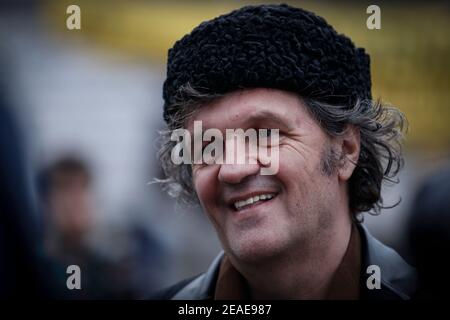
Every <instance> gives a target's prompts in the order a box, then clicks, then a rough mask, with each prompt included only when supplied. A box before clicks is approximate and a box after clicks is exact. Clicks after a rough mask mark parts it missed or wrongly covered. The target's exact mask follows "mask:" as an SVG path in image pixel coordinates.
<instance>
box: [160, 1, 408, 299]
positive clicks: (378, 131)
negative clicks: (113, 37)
mask: <svg viewBox="0 0 450 320" xmlns="http://www.w3.org/2000/svg"><path fill="white" fill-rule="evenodd" d="M163 95H164V101H165V105H164V119H165V121H166V123H167V127H168V130H167V132H166V134H165V135H163V138H164V140H163V141H164V142H163V144H162V148H161V151H160V157H161V163H162V166H163V168H164V171H165V173H166V175H167V179H165V180H163V181H162V182H163V183H164V187H165V188H166V189H167V190H168V191H169V194H171V195H172V196H174V197H177V198H178V199H179V200H180V201H188V202H198V203H199V204H200V205H201V207H202V208H203V210H204V212H205V214H206V215H207V216H208V218H209V219H210V221H211V223H212V224H213V226H214V228H215V229H216V231H217V234H218V237H219V239H220V241H221V244H222V246H223V252H222V253H221V254H220V255H219V256H218V257H217V258H216V259H215V260H214V261H213V263H212V264H211V266H210V267H209V269H208V270H207V271H206V272H205V273H203V274H201V275H199V276H196V277H194V278H192V279H187V280H185V281H182V282H180V283H178V284H176V285H175V286H173V287H171V288H169V289H167V290H165V291H164V292H162V293H161V294H160V295H159V296H158V297H159V298H166V299H371V298H375V299H380V298H381V299H408V298H410V297H411V295H412V294H413V293H414V290H415V273H414V270H413V269H412V268H411V267H410V266H409V265H408V264H406V262H404V261H403V259H402V258H401V257H400V256H399V255H398V254H397V253H396V252H395V251H393V250H392V249H390V248H388V247H386V246H384V245H383V244H381V243H380V242H378V241H377V240H376V239H375V238H373V237H372V236H371V235H370V234H369V232H368V231H367V230H366V229H365V228H364V227H363V226H362V224H361V223H360V222H361V219H360V218H361V216H360V214H361V213H363V212H366V211H373V212H376V213H378V212H379V211H380V209H381V208H382V205H383V204H382V199H381V196H380V191H381V185H382V181H383V180H384V179H391V178H392V177H394V176H395V175H396V174H397V173H398V170H399V169H400V168H401V165H402V162H403V160H402V156H401V148H400V142H401V138H402V135H401V132H402V128H403V123H404V118H403V115H402V114H401V113H400V112H399V111H398V110H397V109H395V108H394V107H389V106H386V105H384V104H383V103H381V102H379V101H378V102H375V101H372V96H371V77H370V66H369V56H368V55H367V54H366V53H365V51H364V49H361V48H356V47H355V46H354V44H353V43H352V42H351V40H350V39H349V38H347V37H345V36H344V35H340V34H338V33H337V32H336V31H335V30H334V29H333V28H332V27H331V26H330V25H329V24H327V23H326V22H325V20H324V19H323V18H320V17H318V16H316V15H315V14H314V13H311V12H308V11H305V10H302V9H298V8H293V7H290V6H287V5H261V6H249V7H244V8H242V9H239V10H236V11H233V12H231V13H229V14H226V15H223V16H220V17H218V18H216V19H213V20H211V21H207V22H204V23H202V24H201V25H199V26H198V27H197V28H195V29H194V30H193V31H192V32H191V33H190V34H188V35H186V36H185V37H183V38H182V39H181V40H180V41H178V42H177V43H176V44H175V45H174V47H173V48H172V49H171V50H170V51H169V59H168V68H167V79H166V81H165V83H164V93H163ZM197 121H200V123H201V124H202V126H203V128H205V129H215V130H216V132H220V133H222V134H223V136H226V135H225V132H226V130H229V129H234V130H236V129H241V130H242V131H246V130H251V129H255V130H261V129H266V131H267V132H268V133H269V135H271V134H270V133H272V132H276V133H277V139H275V142H274V141H272V140H270V141H271V142H270V143H265V144H258V149H261V148H264V149H265V150H269V153H267V154H270V155H277V156H270V157H264V156H263V155H264V154H266V153H265V152H252V151H251V150H252V149H251V148H249V147H248V145H249V144H250V142H248V140H246V139H241V140H238V141H240V142H238V145H239V143H240V144H243V145H244V148H243V149H240V150H244V153H245V155H244V159H245V160H246V161H245V162H244V163H240V162H233V161H224V162H223V161H216V162H213V163H211V162H209V163H205V162H194V163H183V164H175V163H173V161H171V160H172V158H171V155H172V151H173V148H174V146H175V142H174V141H172V140H171V139H170V135H171V132H173V130H177V129H184V130H186V131H187V132H190V133H192V134H194V123H195V122H197ZM205 140H206V143H203V147H207V146H208V141H211V143H212V142H213V140H214V141H215V142H216V143H217V141H216V140H217V139H203V141H205ZM228 140H229V139H223V141H221V142H220V143H221V144H223V149H224V150H223V151H224V154H225V155H226V156H225V160H227V155H228V153H227V148H228V149H229V148H230V147H229V146H230V144H229V143H228V142H229V141H228ZM233 140H234V139H233ZM231 145H232V146H233V147H232V148H235V147H236V145H235V144H231ZM228 160H230V159H228ZM274 162H276V163H275V164H274ZM268 166H272V167H274V168H276V170H275V171H273V172H272V174H261V169H262V168H265V167H268ZM371 270H375V271H374V273H372V271H371Z"/></svg>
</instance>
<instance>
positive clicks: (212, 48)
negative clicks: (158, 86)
mask: <svg viewBox="0 0 450 320" xmlns="http://www.w3.org/2000/svg"><path fill="white" fill-rule="evenodd" d="M188 83H189V85H190V86H191V87H193V88H194V89H196V90H198V91H199V92H201V93H209V94H214V93H220V94H223V93H227V92H230V91H233V90H236V89H239V88H252V87H267V88H276V89H283V90H288V91H293V92H297V93H299V94H300V95H302V96H303V97H308V98H314V99H316V100H318V101H321V102H326V103H330V104H344V105H351V104H354V103H355V102H356V100H357V99H371V98H372V96H371V78H370V57H369V55H367V54H366V53H365V51H364V49H362V48H356V47H355V45H354V44H353V42H352V41H351V40H350V39H349V38H347V37H346V36H344V35H342V34H338V33H337V32H336V31H335V30H334V29H333V27H332V26H330V25H329V24H328V23H327V22H326V21H325V20H324V19H323V18H321V17H319V16H317V15H315V14H314V13H312V12H309V11H306V10H303V9H299V8H293V7H291V6H288V5H259V6H247V7H243V8H241V9H238V10H235V11H232V12H230V13H228V14H225V15H222V16H219V17H217V18H215V19H213V20H210V21H206V22H203V23H202V24H200V25H199V26H198V27H196V28H195V29H194V30H193V31H192V32H191V33H190V34H188V35H186V36H184V37H183V38H182V39H181V40H179V41H177V42H176V43H175V45H174V46H173V48H172V49H170V50H169V57H168V63H167V78H166V81H165V82H164V88H163V98H164V119H165V120H166V121H168V119H169V117H170V115H171V114H173V113H174V112H176V108H173V107H171V108H170V106H172V105H174V102H176V98H175V97H177V99H180V98H181V99H183V97H182V96H181V97H180V95H179V93H178V92H177V91H178V89H179V88H180V87H181V86H183V85H186V84H188ZM186 98H189V97H186Z"/></svg>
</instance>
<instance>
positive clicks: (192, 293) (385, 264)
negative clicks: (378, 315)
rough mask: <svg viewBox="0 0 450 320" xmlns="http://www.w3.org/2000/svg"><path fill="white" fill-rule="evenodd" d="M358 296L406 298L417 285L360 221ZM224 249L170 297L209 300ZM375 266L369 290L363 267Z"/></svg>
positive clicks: (395, 256)
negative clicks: (377, 285) (376, 278)
mask: <svg viewBox="0 0 450 320" xmlns="http://www.w3.org/2000/svg"><path fill="white" fill-rule="evenodd" d="M358 230H359V233H360V235H361V251H362V252H361V253H362V261H361V267H362V268H361V281H360V283H361V299H410V297H411V295H412V294H413V293H414V292H415V290H416V288H417V275H416V272H415V270H414V269H413V268H412V267H411V266H410V265H408V264H407V263H406V262H405V261H404V260H403V259H402V257H401V256H400V255H399V254H398V253H397V252H395V251H394V250H393V249H391V248H390V247H388V246H386V245H384V244H382V243H381V242H380V241H378V240H377V239H375V238H374V237H373V236H372V235H371V234H370V232H369V231H368V230H367V229H366V228H365V227H364V226H363V225H361V224H359V225H358ZM223 255H224V252H223V251H222V252H220V253H219V255H218V256H217V257H216V258H215V259H214V261H213V262H212V263H211V265H210V266H209V268H208V270H207V271H206V272H205V273H203V274H201V275H199V276H198V277H196V278H195V279H194V280H192V281H191V282H189V283H188V284H187V285H186V286H184V287H183V288H182V289H181V290H180V291H178V293H177V294H176V295H175V296H173V298H172V299H175V300H204V299H213V295H214V290H215V285H216V282H217V276H218V274H219V268H220V263H221V261H222V258H223ZM371 265H376V266H378V267H379V268H380V271H381V272H380V273H381V275H380V276H381V280H380V282H381V289H369V288H368V286H367V280H368V278H369V276H370V275H371V274H368V273H367V268H368V267H369V266H371Z"/></svg>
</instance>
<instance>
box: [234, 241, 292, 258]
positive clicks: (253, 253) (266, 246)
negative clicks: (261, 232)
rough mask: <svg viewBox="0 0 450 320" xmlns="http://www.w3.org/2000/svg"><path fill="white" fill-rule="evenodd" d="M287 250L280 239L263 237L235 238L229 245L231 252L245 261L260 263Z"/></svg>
mask: <svg viewBox="0 0 450 320" xmlns="http://www.w3.org/2000/svg"><path fill="white" fill-rule="evenodd" d="M284 250H286V248H285V246H284V245H283V244H282V243H281V241H280V240H279V239H268V238H267V237H266V238H265V239H261V237H254V238H251V237H246V238H245V239H238V238H234V239H232V240H231V242H230V243H229V245H228V250H227V251H229V253H230V254H231V255H232V256H233V257H234V258H235V259H237V260H239V261H242V262H245V263H258V262H263V261H264V260H267V259H272V258H274V257H275V256H278V255H279V254H280V253H282V252H283V251H284Z"/></svg>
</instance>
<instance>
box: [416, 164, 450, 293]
mask: <svg viewBox="0 0 450 320" xmlns="http://www.w3.org/2000/svg"><path fill="white" fill-rule="evenodd" d="M408 231H409V244H410V251H411V254H412V257H413V259H414V264H415V266H416V267H417V270H418V276H419V283H420V287H421V289H420V290H419V294H418V295H417V296H416V298H424V299H433V298H440V299H443V298H450V278H449V277H448V275H447V273H448V266H449V264H448V261H449V255H450V167H446V168H444V169H440V170H437V171H436V172H435V173H434V174H432V175H431V176H429V177H428V178H426V180H425V182H424V183H423V184H422V186H421V187H420V188H419V191H418V192H417V194H416V197H415V200H414V202H413V205H412V213H411V217H410V222H409V230H408Z"/></svg>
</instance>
